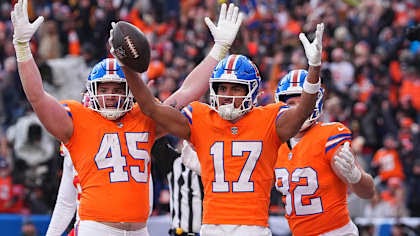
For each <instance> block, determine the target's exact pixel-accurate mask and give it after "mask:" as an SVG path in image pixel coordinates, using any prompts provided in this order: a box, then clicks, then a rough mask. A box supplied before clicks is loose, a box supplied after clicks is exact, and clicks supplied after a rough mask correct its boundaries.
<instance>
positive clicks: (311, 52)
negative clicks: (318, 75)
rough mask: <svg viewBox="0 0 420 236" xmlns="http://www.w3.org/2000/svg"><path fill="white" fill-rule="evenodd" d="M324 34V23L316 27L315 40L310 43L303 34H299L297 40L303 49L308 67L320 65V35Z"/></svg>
mask: <svg viewBox="0 0 420 236" xmlns="http://www.w3.org/2000/svg"><path fill="white" fill-rule="evenodd" d="M323 33H324V23H320V24H317V25H316V31H315V39H314V41H312V43H310V42H309V40H308V38H306V36H305V34H304V33H300V34H299V39H300V41H301V42H302V44H303V48H304V49H305V54H306V58H307V59H308V64H309V65H310V66H320V65H321V53H322V34H323Z"/></svg>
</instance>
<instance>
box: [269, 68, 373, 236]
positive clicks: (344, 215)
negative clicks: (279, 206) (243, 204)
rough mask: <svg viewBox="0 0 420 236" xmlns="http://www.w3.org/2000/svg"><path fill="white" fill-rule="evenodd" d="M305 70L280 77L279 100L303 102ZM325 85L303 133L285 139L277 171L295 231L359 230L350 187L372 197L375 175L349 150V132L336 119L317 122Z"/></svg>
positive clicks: (293, 103)
mask: <svg viewBox="0 0 420 236" xmlns="http://www.w3.org/2000/svg"><path fill="white" fill-rule="evenodd" d="M307 76H309V75H308V72H307V71H306V70H292V71H290V72H289V73H288V74H286V75H285V76H284V77H283V78H282V79H281V80H280V82H279V85H278V88H277V90H276V93H275V100H276V102H280V103H286V104H287V105H288V106H289V107H295V106H298V105H299V104H300V103H301V102H302V94H303V91H304V89H303V83H304V81H305V79H306V77H307ZM323 94H324V92H323V90H322V89H320V90H319V92H318V94H317V95H318V97H317V100H316V104H315V106H314V109H313V110H312V114H311V115H310V117H309V118H308V119H307V120H306V121H305V122H304V124H303V125H302V127H301V128H300V130H299V133H298V134H297V135H295V136H294V137H292V138H290V139H289V140H288V141H287V142H286V143H284V144H282V145H281V147H280V149H279V151H278V157H277V163H276V168H275V170H274V172H275V176H276V181H275V187H276V189H277V190H278V191H279V192H281V193H282V195H283V197H282V198H283V202H284V203H285V208H286V218H287V220H288V223H289V226H290V229H291V231H292V233H293V235H305V236H307V235H331V236H332V235H359V234H358V230H357V227H356V225H354V224H353V222H352V221H351V219H350V216H349V211H348V209H347V188H348V187H349V188H350V189H351V190H352V191H353V192H355V193H356V194H357V195H358V196H359V197H361V198H372V197H373V195H374V183H373V179H372V177H371V176H370V175H369V174H367V173H366V172H365V171H364V170H363V169H362V168H361V167H359V165H358V164H357V160H356V158H355V157H354V155H353V154H352V152H351V150H350V142H351V135H352V134H351V131H350V130H349V129H348V128H347V127H345V126H344V125H343V124H341V123H338V122H333V123H322V122H317V120H318V118H319V116H320V113H321V110H322V99H323Z"/></svg>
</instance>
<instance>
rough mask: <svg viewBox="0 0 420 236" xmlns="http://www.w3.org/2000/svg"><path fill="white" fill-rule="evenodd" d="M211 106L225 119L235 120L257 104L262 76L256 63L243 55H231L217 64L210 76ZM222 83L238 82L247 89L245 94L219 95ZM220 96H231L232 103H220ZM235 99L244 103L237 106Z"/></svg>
mask: <svg viewBox="0 0 420 236" xmlns="http://www.w3.org/2000/svg"><path fill="white" fill-rule="evenodd" d="M209 82H210V106H211V107H212V108H213V109H214V110H216V111H217V112H218V113H219V115H220V116H221V117H222V118H223V119H225V120H234V119H236V118H238V117H240V116H242V115H244V114H245V113H247V112H248V111H249V110H251V108H252V107H253V106H254V105H256V103H257V97H258V93H259V89H260V85H261V76H260V72H259V71H258V69H257V67H256V66H255V64H254V63H253V62H252V61H251V60H249V59H248V58H247V57H245V56H243V55H230V56H228V57H226V58H224V59H223V60H221V61H220V62H219V64H217V66H216V68H215V69H214V71H213V74H212V77H211V78H210V81H209ZM220 83H236V84H241V85H244V86H245V87H246V89H247V94H246V95H245V96H225V95H218V94H217V88H218V84H220ZM220 98H231V99H232V102H231V103H230V104H219V103H220ZM235 99H242V100H243V101H242V103H241V105H240V106H239V107H238V108H235V105H234V102H235Z"/></svg>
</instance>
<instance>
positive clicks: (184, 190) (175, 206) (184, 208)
mask: <svg viewBox="0 0 420 236" xmlns="http://www.w3.org/2000/svg"><path fill="white" fill-rule="evenodd" d="M167 177H168V182H169V191H170V193H171V199H170V214H171V219H172V229H173V230H175V229H177V228H181V229H182V231H183V232H185V233H199V232H200V228H201V219H202V212H203V204H202V203H203V196H204V192H203V184H202V182H201V177H200V176H199V175H198V174H196V173H195V172H193V171H192V170H190V169H188V168H186V167H185V166H184V164H182V161H181V158H177V159H175V161H174V163H173V168H172V171H170V172H169V173H168V174H167Z"/></svg>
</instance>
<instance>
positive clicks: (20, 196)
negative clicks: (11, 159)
mask: <svg viewBox="0 0 420 236" xmlns="http://www.w3.org/2000/svg"><path fill="white" fill-rule="evenodd" d="M23 200H24V188H23V186H22V185H20V184H15V183H14V181H13V179H12V176H11V168H10V165H9V163H8V162H7V161H6V160H5V159H4V158H2V157H0V213H17V214H19V213H22V210H23Z"/></svg>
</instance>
